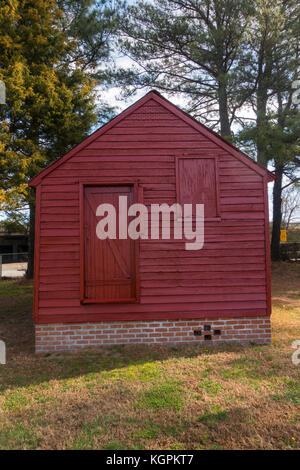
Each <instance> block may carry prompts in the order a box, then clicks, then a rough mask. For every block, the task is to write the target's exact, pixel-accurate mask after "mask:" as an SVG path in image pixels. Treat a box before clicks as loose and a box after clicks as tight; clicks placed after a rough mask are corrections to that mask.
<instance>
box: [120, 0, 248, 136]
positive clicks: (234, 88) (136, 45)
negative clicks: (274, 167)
mask: <svg viewBox="0 0 300 470" xmlns="http://www.w3.org/2000/svg"><path fill="white" fill-rule="evenodd" d="M251 12H253V1H249V0H202V1H198V0H154V1H153V2H144V1H138V2H137V3H136V4H135V5H133V6H130V7H129V8H127V9H125V11H123V12H122V14H121V18H120V23H121V29H122V32H123V33H124V35H125V39H122V40H120V41H119V45H120V47H121V49H122V50H123V51H124V52H125V54H126V55H128V56H129V57H131V58H132V59H133V60H134V61H135V62H136V63H137V64H138V67H136V68H135V69H132V70H130V71H128V70H119V73H118V75H117V78H118V80H119V83H120V84H122V85H124V84H125V85H126V84H127V85H128V90H129V92H130V91H135V90H136V89H138V88H141V87H145V86H147V87H148V86H154V87H156V88H158V89H160V90H163V91H167V92H168V93H169V94H176V95H182V96H183V97H184V98H185V99H187V100H188V106H187V111H189V112H192V113H193V115H194V116H195V117H196V118H199V119H200V120H202V121H203V122H204V123H207V124H209V125H210V127H216V128H217V129H220V132H221V135H222V136H224V137H227V138H230V135H231V126H232V123H233V122H234V120H235V117H236V112H237V110H238V109H239V108H240V107H241V106H242V105H243V103H244V102H245V100H246V99H247V98H248V97H249V90H244V89H243V88H242V87H241V86H240V81H241V80H242V78H241V71H243V68H242V67H241V64H242V63H245V61H246V59H247V58H246V57H245V50H243V47H242V45H243V43H244V35H245V31H246V28H247V24H248V23H247V22H248V18H249V15H250V13H251ZM244 91H246V93H244Z"/></svg>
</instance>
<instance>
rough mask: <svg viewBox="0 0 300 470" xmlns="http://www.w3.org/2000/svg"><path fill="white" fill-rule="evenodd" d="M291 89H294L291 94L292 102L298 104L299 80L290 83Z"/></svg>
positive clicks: (299, 94)
mask: <svg viewBox="0 0 300 470" xmlns="http://www.w3.org/2000/svg"><path fill="white" fill-rule="evenodd" d="M292 88H293V90H294V89H295V91H294V93H293V94H292V102H293V104H300V80H294V81H293V83H292Z"/></svg>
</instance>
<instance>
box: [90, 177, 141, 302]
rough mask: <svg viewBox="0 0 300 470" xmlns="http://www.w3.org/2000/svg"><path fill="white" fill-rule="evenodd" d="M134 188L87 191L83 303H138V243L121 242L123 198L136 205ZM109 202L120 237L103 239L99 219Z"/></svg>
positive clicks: (124, 187)
mask: <svg viewBox="0 0 300 470" xmlns="http://www.w3.org/2000/svg"><path fill="white" fill-rule="evenodd" d="M133 194H134V187H133V186H123V185H122V186H84V188H83V206H84V207H83V217H82V218H83V230H82V236H83V253H82V255H83V267H82V270H83V273H82V274H83V277H84V280H83V282H82V299H81V300H82V302H83V303H99V302H135V301H136V300H137V289H136V242H135V241H133V240H131V239H129V238H128V239H126V240H120V239H119V237H118V233H119V220H118V219H119V213H118V206H119V196H127V200H128V206H129V205H130V204H132V203H133V200H134V197H133ZM104 203H109V204H112V205H113V206H114V207H115V209H116V222H117V238H116V239H110V238H107V239H106V240H100V239H99V238H98V237H97V234H96V226H97V223H98V222H99V220H101V218H100V217H98V216H96V211H97V207H98V206H99V205H100V204H104Z"/></svg>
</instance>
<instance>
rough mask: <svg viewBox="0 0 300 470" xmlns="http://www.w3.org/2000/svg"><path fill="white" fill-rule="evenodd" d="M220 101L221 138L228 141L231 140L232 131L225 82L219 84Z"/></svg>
mask: <svg viewBox="0 0 300 470" xmlns="http://www.w3.org/2000/svg"><path fill="white" fill-rule="evenodd" d="M218 101H219V114H220V126H221V136H222V137H225V138H227V139H230V137H231V129H230V122H229V116H228V97H227V91H226V85H225V84H224V83H223V81H221V82H219V89H218Z"/></svg>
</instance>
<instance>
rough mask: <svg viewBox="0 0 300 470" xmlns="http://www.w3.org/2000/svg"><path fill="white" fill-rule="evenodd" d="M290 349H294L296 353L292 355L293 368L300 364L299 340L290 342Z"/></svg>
mask: <svg viewBox="0 0 300 470" xmlns="http://www.w3.org/2000/svg"><path fill="white" fill-rule="evenodd" d="M292 348H293V349H296V351H295V352H294V353H293V354H292V363H293V364H294V365H295V366H299V364H300V339H297V340H296V341H293V342H292Z"/></svg>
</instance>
